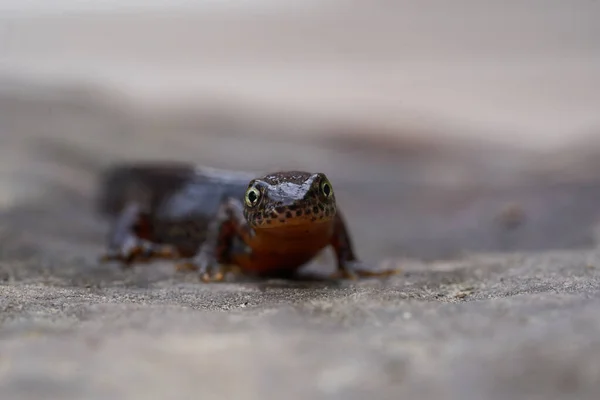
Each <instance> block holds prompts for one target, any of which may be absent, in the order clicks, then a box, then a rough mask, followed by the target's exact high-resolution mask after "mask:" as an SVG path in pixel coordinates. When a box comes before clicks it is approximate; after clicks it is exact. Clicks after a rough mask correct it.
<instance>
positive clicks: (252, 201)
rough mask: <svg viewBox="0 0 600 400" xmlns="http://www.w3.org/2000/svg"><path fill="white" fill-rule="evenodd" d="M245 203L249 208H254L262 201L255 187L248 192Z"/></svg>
mask: <svg viewBox="0 0 600 400" xmlns="http://www.w3.org/2000/svg"><path fill="white" fill-rule="evenodd" d="M245 201H246V205H247V206H248V207H254V206H255V205H257V204H258V202H259V201H260V191H259V190H258V189H257V188H255V187H251V188H249V189H248V190H247V191H246V196H245Z"/></svg>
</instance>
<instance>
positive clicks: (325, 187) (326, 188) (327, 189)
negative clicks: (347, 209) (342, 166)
mask: <svg viewBox="0 0 600 400" xmlns="http://www.w3.org/2000/svg"><path fill="white" fill-rule="evenodd" d="M321 192H322V193H323V196H325V197H326V198H330V197H331V196H333V188H332V187H331V183H329V181H323V182H322V183H321Z"/></svg>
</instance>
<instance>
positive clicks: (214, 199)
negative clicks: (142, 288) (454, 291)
mask: <svg viewBox="0 0 600 400" xmlns="http://www.w3.org/2000/svg"><path fill="white" fill-rule="evenodd" d="M101 190H102V196H101V197H100V204H99V205H100V207H101V209H102V211H103V212H104V213H108V214H111V215H112V216H113V217H115V221H114V223H113V225H112V227H111V229H110V233H109V236H108V249H107V251H106V253H105V254H104V255H103V256H102V257H101V259H102V261H103V262H109V261H118V262H120V263H121V264H122V265H123V266H130V265H132V264H134V263H136V262H149V261H152V260H157V259H171V260H183V262H180V263H179V264H177V265H176V267H177V268H178V269H188V270H195V271H197V272H198V273H199V274H200V276H201V278H202V280H204V281H206V282H208V281H221V280H223V278H224V275H225V273H226V272H227V271H228V268H230V267H231V266H234V267H237V269H238V270H241V272H242V273H243V274H248V275H255V276H261V277H269V276H273V277H278V276H283V277H290V276H293V275H295V274H296V273H297V272H298V270H299V269H300V268H301V267H302V266H304V265H305V264H307V263H308V262H309V261H311V260H312V259H314V258H315V257H316V256H317V255H318V253H320V252H321V251H322V250H323V249H325V248H326V247H328V246H331V248H333V251H334V253H335V257H336V259H337V269H336V273H335V275H337V276H339V275H342V277H345V278H350V279H355V278H357V277H360V276H378V275H390V274H392V273H395V272H397V271H382V272H374V271H369V270H368V269H366V268H365V265H364V264H363V263H362V262H361V261H360V260H359V259H358V257H357V256H356V254H355V250H354V246H353V243H352V239H351V237H350V234H349V232H348V227H347V224H346V222H345V220H344V217H343V215H342V213H341V211H340V209H339V207H338V205H337V203H336V196H335V192H334V189H333V185H332V184H331V182H330V180H329V179H328V178H327V176H326V175H325V174H324V173H320V172H315V173H313V172H305V171H283V172H274V173H269V174H264V175H259V174H253V173H249V172H243V171H225V170H218V169H212V168H206V167H197V166H195V165H192V164H185V163H167V162H154V163H153V162H149V163H145V164H144V163H137V164H125V165H117V166H114V167H112V168H111V169H110V170H109V171H108V172H107V173H106V174H105V175H104V181H103V183H102V184H101Z"/></svg>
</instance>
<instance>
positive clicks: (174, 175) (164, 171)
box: [96, 161, 195, 215]
mask: <svg viewBox="0 0 600 400" xmlns="http://www.w3.org/2000/svg"><path fill="white" fill-rule="evenodd" d="M194 171H195V169H194V165H192V164H189V163H178V162H166V161H164V162H163V161H148V162H135V163H123V164H116V165H113V166H111V167H108V168H107V169H105V170H104V171H103V172H102V173H101V174H100V182H99V186H98V195H97V204H96V206H97V209H98V211H99V212H100V213H103V214H108V215H115V214H117V213H118V212H119V211H120V210H121V209H122V208H123V207H124V206H125V205H126V204H127V203H129V202H132V201H135V202H137V203H139V204H141V205H143V206H144V207H149V208H153V207H154V206H155V205H156V204H158V203H159V202H160V200H161V199H163V198H164V197H165V196H168V195H169V194H171V193H173V192H174V191H176V190H177V189H179V188H180V187H181V186H182V185H184V184H185V183H186V182H188V181H189V179H191V177H192V176H193V174H194Z"/></svg>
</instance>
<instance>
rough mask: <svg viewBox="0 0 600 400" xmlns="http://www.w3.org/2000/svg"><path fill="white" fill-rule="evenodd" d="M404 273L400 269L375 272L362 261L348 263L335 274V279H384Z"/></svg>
mask: <svg viewBox="0 0 600 400" xmlns="http://www.w3.org/2000/svg"><path fill="white" fill-rule="evenodd" d="M400 272H402V270H401V269H400V268H397V269H386V270H382V271H375V270H372V269H369V268H368V267H367V266H366V265H365V264H364V263H363V262H362V261H347V262H345V263H344V264H343V265H342V266H341V267H339V268H338V270H337V271H336V272H335V273H334V275H333V277H334V278H337V279H351V280H356V279H358V278H364V277H383V276H391V275H396V274H399V273H400Z"/></svg>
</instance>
